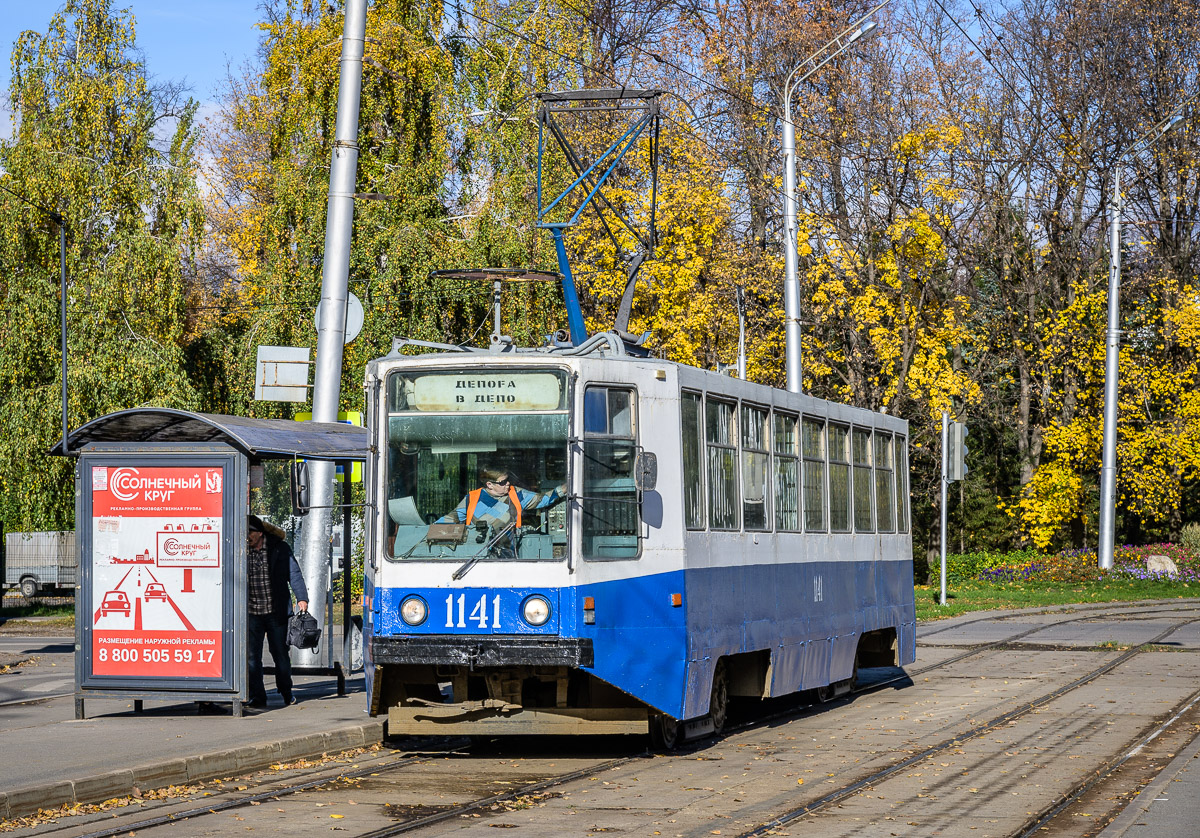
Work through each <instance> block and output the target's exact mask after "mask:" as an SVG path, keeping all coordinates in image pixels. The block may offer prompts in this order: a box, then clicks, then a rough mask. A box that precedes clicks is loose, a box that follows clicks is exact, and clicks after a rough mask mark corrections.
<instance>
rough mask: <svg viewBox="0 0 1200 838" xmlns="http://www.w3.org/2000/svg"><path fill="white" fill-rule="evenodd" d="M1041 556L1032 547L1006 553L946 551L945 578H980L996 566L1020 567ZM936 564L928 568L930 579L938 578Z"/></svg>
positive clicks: (956, 580) (959, 579) (960, 580)
mask: <svg viewBox="0 0 1200 838" xmlns="http://www.w3.org/2000/svg"><path fill="white" fill-rule="evenodd" d="M1039 558H1041V554H1039V553H1038V551H1037V550H1034V549H1033V548H1032V547H1030V548H1027V549H1025V550H1010V551H1009V552H1007V553H996V552H992V551H990V550H980V551H978V552H975V553H948V554H947V555H946V580H947V581H949V582H963V581H965V580H968V579H978V578H982V577H981V576H980V574H982V573H984V572H985V571H991V570H996V569H997V568H1020V567H1024V566H1025V565H1028V564H1030V563H1031V562H1033V561H1035V560H1037V559H1039ZM939 573H940V571H939V569H938V568H937V567H936V566H931V567H930V568H929V576H930V579H931V580H933V579H937V578H939Z"/></svg>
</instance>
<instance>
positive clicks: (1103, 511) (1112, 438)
mask: <svg viewBox="0 0 1200 838" xmlns="http://www.w3.org/2000/svg"><path fill="white" fill-rule="evenodd" d="M1184 104H1187V103H1186V102H1185V103H1184ZM1182 108H1183V105H1180V106H1179V107H1178V108H1176V109H1175V112H1173V113H1172V114H1171V115H1170V116H1168V117H1167V118H1166V119H1164V120H1163V121H1162V122H1160V123H1158V124H1157V125H1155V126H1154V127H1153V128H1151V129H1150V130H1149V131H1147V132H1146V133H1145V134H1143V135H1142V136H1141V138H1139V139H1138V140H1137V142H1135V143H1134V144H1133V145H1131V146H1130V147H1129V150H1128V151H1126V152H1125V153H1124V154H1122V155H1121V156H1119V157H1118V158H1117V161H1116V165H1115V166H1113V178H1112V197H1111V198H1110V200H1109V204H1108V208H1109V225H1108V232H1109V244H1108V250H1109V253H1108V331H1107V332H1106V334H1105V345H1104V441H1103V453H1102V457H1101V464H1100V544H1099V551H1098V552H1099V554H1100V568H1101V569H1103V570H1107V569H1109V568H1111V567H1112V566H1113V542H1114V540H1115V533H1116V524H1115V519H1116V505H1117V377H1118V374H1119V368H1120V351H1121V349H1120V345H1119V340H1120V335H1121V330H1120V326H1121V322H1120V321H1121V310H1120V302H1119V301H1118V299H1117V297H1118V296H1119V293H1120V289H1121V211H1122V209H1123V208H1124V202H1123V201H1122V200H1121V164H1122V161H1123V160H1124V158H1125V157H1127V156H1130V155H1132V154H1133V153H1135V152H1138V151H1142V150H1144V149H1146V148H1149V147H1150V146H1151V145H1152V144H1153V143H1154V142H1155V141H1156V140H1157V139H1158V138H1159V137H1161V136H1162V135H1163V134H1165V133H1167V132H1168V131H1170V130H1171V129H1172V128H1174V127H1175V126H1177V125H1178V124H1179V123H1181V122H1183V115H1182V114H1180V113H1179V111H1180V110H1181V109H1182Z"/></svg>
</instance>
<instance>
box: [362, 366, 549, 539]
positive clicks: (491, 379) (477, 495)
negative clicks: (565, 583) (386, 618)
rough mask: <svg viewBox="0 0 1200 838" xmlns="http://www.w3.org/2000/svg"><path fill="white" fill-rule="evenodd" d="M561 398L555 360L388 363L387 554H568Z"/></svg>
mask: <svg viewBox="0 0 1200 838" xmlns="http://www.w3.org/2000/svg"><path fill="white" fill-rule="evenodd" d="M567 404H568V395H567V376H566V373H565V372H563V371H561V370H529V369H521V370H486V369H485V370H478V369H476V370H461V369H460V370H433V371H421V372H414V371H396V372H393V373H391V374H390V375H389V376H388V380H387V407H388V415H387V440H386V443H387V472H386V490H387V498H388V502H387V517H386V521H387V537H386V540H385V544H386V549H387V551H388V553H387V554H388V556H389V557H391V558H393V559H396V560H403V559H410V560H428V559H430V558H445V559H458V560H469V559H471V558H490V559H558V558H563V557H565V556H566V550H567V533H566V504H565V503H563V501H564V500H565V496H566V481H567V431H568V410H567Z"/></svg>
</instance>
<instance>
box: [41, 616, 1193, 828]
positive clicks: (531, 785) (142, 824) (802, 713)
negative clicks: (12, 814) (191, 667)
mask: <svg viewBox="0 0 1200 838" xmlns="http://www.w3.org/2000/svg"><path fill="white" fill-rule="evenodd" d="M1197 610H1198V609H1197V608H1190V609H1188V608H1183V609H1178V608H1171V609H1150V610H1142V611H1138V612H1133V614H1136V615H1137V616H1144V617H1145V618H1146V619H1152V618H1153V617H1154V616H1156V615H1161V614H1164V613H1173V612H1177V611H1190V612H1192V613H1195V612H1196V611H1197ZM1112 616H1113V617H1114V618H1119V617H1121V616H1124V615H1122V614H1114V615H1112ZM1131 616H1132V615H1131ZM1093 618H1094V614H1087V615H1079V614H1075V615H1074V616H1072V617H1071V618H1069V619H1066V620H1053V621H1051V622H1048V623H1044V624H1040V625H1037V626H1034V627H1031V628H1028V629H1024V630H1023V631H1020V632H1017V633H1015V634H1012V635H1008V636H1005V637H1003V638H1001V639H999V640H996V641H991V642H988V643H985V644H980V645H978V646H974V647H972V648H970V649H968V650H966V651H964V652H963V653H961V654H958V655H954V656H952V657H950V658H947V659H945V660H942V661H938V662H936V663H934V664H932V665H930V666H926V667H922V668H920V669H917V670H913V671H912V672H911V673H905V674H904V675H902V676H897V677H896V678H891V679H888V680H885V681H881V682H876V683H874V684H871V685H870V686H868V687H866V688H864V689H860V690H855V691H854V693H853V694H852V695H854V696H862V695H868V694H870V693H873V692H878V691H881V690H883V689H885V688H887V687H889V686H892V685H894V684H895V683H896V682H898V681H901V680H908V679H910V678H912V677H913V676H920V675H923V674H926V673H929V672H933V671H936V670H939V669H944V668H946V667H949V666H952V665H953V664H955V663H958V662H960V661H963V660H966V659H969V658H971V657H975V656H978V655H981V654H985V653H986V652H988V651H991V650H995V649H1003V648H1004V647H1006V646H1009V645H1011V644H1014V643H1017V642H1019V641H1020V640H1022V639H1024V638H1026V637H1028V636H1030V635H1031V634H1035V633H1037V632H1039V631H1044V630H1046V629H1051V628H1055V627H1058V626H1061V625H1065V624H1068V623H1072V622H1078V621H1081V620H1088V619H1093ZM1198 621H1200V616H1198V617H1192V618H1189V619H1186V620H1182V621H1177V622H1175V623H1174V624H1173V625H1171V626H1170V627H1169V628H1167V629H1166V630H1165V631H1163V632H1161V633H1159V634H1158V635H1157V636H1155V637H1154V638H1152V639H1150V640H1148V641H1146V642H1145V643H1142V644H1139V645H1138V646H1136V647H1133V648H1130V649H1128V650H1126V651H1125V652H1123V653H1122V654H1120V655H1118V656H1117V657H1115V658H1113V659H1112V660H1110V661H1108V662H1106V663H1105V664H1103V665H1102V666H1099V667H1096V668H1094V669H1092V670H1091V671H1089V672H1088V673H1086V674H1084V675H1082V676H1080V677H1079V678H1076V679H1075V680H1073V681H1071V682H1070V683H1068V684H1064V685H1062V686H1060V687H1058V688H1056V689H1054V690H1051V691H1049V692H1046V693H1045V694H1043V695H1041V696H1039V697H1038V698H1035V699H1033V700H1030V701H1025V702H1023V703H1022V704H1020V705H1019V706H1018V707H1015V708H1013V709H1011V710H1008V711H1007V712H1004V713H1000V714H998V715H995V716H993V717H991V718H989V719H988V720H987V721H985V722H982V723H980V724H977V725H974V726H972V727H971V729H970V730H968V731H965V732H960V733H956V734H955V735H954V736H951V737H948V738H945V739H943V740H941V741H939V742H937V743H935V744H933V745H930V746H928V747H925V748H923V749H921V750H920V751H918V752H916V753H913V754H911V755H910V756H908V757H906V758H905V759H903V760H901V761H900V762H897V763H893V764H891V765H889V766H886V767H884V768H882V769H881V770H879V771H876V772H873V773H871V774H869V775H867V776H865V777H862V778H860V779H857V780H854V781H852V782H850V783H847V784H845V785H843V786H841V787H840V788H838V789H836V790H833V791H830V792H827V793H825V794H823V795H822V796H821V797H819V798H817V799H815V800H810V801H808V802H806V803H805V804H803V805H801V806H797V807H794V808H792V809H789V810H787V811H785V812H783V813H782V814H780V815H778V816H776V817H774V818H772V819H771V820H769V821H766V822H764V823H762V824H761V825H760V826H758V827H757V828H755V829H752V830H750V831H747V832H743V833H741V835H742V836H746V838H748V836H758V835H765V834H769V833H770V832H772V831H774V830H778V829H782V828H785V827H786V826H787V825H788V824H791V823H793V822H795V821H796V820H798V819H800V818H803V817H805V816H806V815H810V814H813V813H815V812H818V811H820V810H822V809H825V808H828V807H830V806H831V805H833V804H836V803H838V802H840V801H843V800H846V799H847V798H850V797H852V796H854V795H855V794H857V793H859V792H861V791H863V790H865V789H867V788H870V787H872V786H874V785H876V784H879V783H881V782H883V781H885V780H887V779H888V778H890V777H893V776H895V775H896V774H898V773H900V772H902V771H904V770H905V769H907V768H910V767H912V766H913V765H916V764H918V763H921V762H923V761H926V760H929V759H931V758H932V757H933V756H935V755H937V754H939V753H942V752H945V751H947V750H949V749H953V748H955V747H957V746H959V745H961V744H963V743H966V742H969V741H971V740H972V739H975V738H978V737H980V736H982V735H984V734H986V733H988V732H989V731H992V730H995V729H997V728H999V727H1002V726H1004V725H1007V724H1008V723H1010V722H1012V721H1014V720H1016V719H1019V718H1021V717H1023V716H1025V715H1028V714H1030V713H1032V712H1034V711H1036V710H1038V709H1039V708H1041V707H1044V706H1046V705H1048V704H1049V703H1050V702H1052V701H1054V700H1056V699H1057V698H1060V697H1062V696H1064V695H1066V694H1068V693H1070V692H1072V691H1074V690H1077V689H1079V688H1080V687H1082V686H1083V685H1085V684H1088V683H1091V682H1093V681H1095V680H1096V679H1099V678H1101V677H1103V676H1104V675H1105V674H1107V673H1109V672H1112V671H1113V670H1114V669H1116V668H1118V667H1120V666H1121V665H1123V664H1124V663H1127V662H1129V661H1130V660H1132V659H1133V658H1135V657H1136V656H1137V655H1139V654H1141V653H1142V652H1143V651H1145V650H1146V649H1147V648H1149V647H1152V646H1154V645H1155V644H1158V643H1160V642H1161V641H1163V640H1164V639H1166V638H1167V637H1169V636H1170V635H1171V634H1173V633H1174V632H1176V631H1178V630H1179V629H1180V628H1182V627H1184V626H1186V625H1189V624H1191V623H1195V622H1198ZM847 698H849V696H846V697H843V698H841V699H835V700H834V701H832V702H829V703H826V704H823V705H813V704H809V705H806V706H804V707H801V708H791V709H788V710H785V711H782V712H778V713H773V714H768V715H766V716H760V717H758V718H756V719H754V720H752V721H750V722H747V723H742V724H738V725H736V726H730V728H729V729H727V731H726V737H729V736H733V735H735V734H740V733H745V732H747V731H753V730H754V729H755V728H763V729H766V728H768V727H770V726H772V725H778V724H779V723H780V722H781V721H784V722H786V721H789V720H792V719H795V720H800V719H803V718H806V717H811V716H813V715H815V712H814V711H815V710H816V709H817V708H818V707H819V708H820V709H822V710H825V709H832V708H834V707H837V706H838V704H848V703H849V702H848V701H847ZM1196 700H1200V694H1198V695H1197V696H1196ZM1194 703H1195V701H1193V704H1194ZM1154 735H1157V734H1149V735H1148V737H1147V741H1148V739H1149V738H1153V736H1154ZM707 747H709V743H708V742H705V741H704V740H701V742H700V743H697V744H696V745H691V746H685V747H684V749H682V750H681V751H679V752H677V753H676V754H674V755H673V756H675V757H677V758H682V759H686V758H689V757H691V756H692V755H693V754H695V753H696V752H697V751H698V750H704V749H705V748H707ZM470 751H471V749H463V748H456V749H453V750H447V751H446V752H442V753H440V754H437V756H446V755H448V754H454V755H456V756H467V757H471V756H473V755H472V754H471V753H470ZM1125 751H1126V754H1128V753H1129V749H1125ZM429 758H430V757H429V755H428V754H426V755H407V756H404V757H401V758H399V759H396V760H393V761H391V762H386V763H372V764H371V765H369V766H367V767H366V768H362V769H358V770H356V771H350V772H346V771H339V772H336V773H335V774H333V775H330V774H329V773H328V772H326V773H325V774H324V775H323V776H317V777H313V778H312V779H308V780H304V781H303V782H299V783H290V784H288V785H283V786H274V787H270V788H262V786H259V787H258V788H257V789H256V790H255V791H254V792H253V793H251V794H247V795H239V796H236V797H227V798H226V799H223V800H211V799H210V800H207V801H205V804H204V805H202V806H191V807H190V808H184V809H182V810H175V811H171V812H169V813H167V814H163V815H160V816H156V817H153V818H142V819H141V820H135V819H133V818H128V819H126V818H121V819H120V821H121V822H120V823H119V824H117V823H113V824H111V826H107V827H106V828H104V829H101V830H95V831H89V832H76V831H74V830H71V833H70V834H71V835H72V836H73V838H114V836H117V835H122V834H129V833H130V832H138V833H141V834H145V833H146V832H148V831H152V830H154V829H156V828H158V827H164V826H167V825H178V824H180V823H181V822H183V821H185V820H195V819H201V818H206V817H209V816H211V815H215V814H218V813H222V812H229V811H231V810H234V809H239V808H242V807H251V806H255V805H258V804H261V803H263V802H266V801H268V800H282V799H283V798H285V797H288V796H291V795H295V794H298V793H300V792H304V791H310V790H317V789H322V788H324V787H332V786H334V785H335V784H336V783H338V782H339V781H345V780H351V779H355V778H361V777H366V776H370V775H376V776H378V775H382V774H385V773H393V772H398V771H404V772H406V771H407V769H411V768H413V767H414V766H420V765H421V764H422V763H423V762H426V761H428V759H429ZM1127 758H1128V756H1125V757H1123V758H1114V759H1113V760H1110V761H1109V763H1106V764H1105V766H1103V771H1099V770H1098V771H1097V772H1092V773H1090V774H1089V775H1088V777H1087V778H1085V781H1084V782H1081V783H1079V784H1078V786H1077V788H1075V789H1072V790H1070V793H1069V794H1065V795H1064V796H1063V797H1062V798H1061V799H1060V800H1058V801H1056V803H1055V805H1054V806H1051V807H1046V808H1044V809H1043V810H1042V811H1040V812H1039V813H1038V818H1039V819H1038V820H1036V821H1032V822H1031V824H1030V826H1029V829H1028V831H1026V832H1023V833H1020V834H1021V835H1023V836H1028V835H1032V834H1034V833H1035V832H1036V831H1037V830H1038V829H1039V828H1040V824H1043V823H1044V822H1046V821H1047V820H1049V819H1052V818H1053V817H1054V815H1055V814H1056V813H1057V812H1060V811H1062V809H1063V808H1065V807H1066V806H1069V805H1070V803H1071V801H1073V800H1075V799H1077V798H1078V796H1079V795H1080V794H1083V793H1085V792H1086V791H1087V788H1090V787H1091V786H1094V785H1095V784H1096V783H1097V782H1099V781H1100V780H1101V779H1102V778H1103V777H1104V776H1108V775H1110V774H1111V773H1112V772H1113V771H1114V770H1116V768H1118V767H1119V765H1120V764H1121V763H1122V762H1124V759H1127ZM648 759H649V756H648V755H647V754H638V755H632V756H627V757H621V758H618V759H610V760H602V761H598V762H596V763H593V764H588V765H585V766H583V767H579V768H576V769H574V770H571V771H568V772H565V773H562V774H559V775H556V776H552V777H543V778H540V779H537V780H536V781H533V782H521V783H516V784H514V785H513V786H512V787H511V788H509V789H507V790H505V791H503V792H501V793H497V794H492V795H482V796H477V797H474V798H473V799H471V800H469V801H465V802H463V803H461V804H457V805H454V806H449V807H445V808H444V809H442V810H441V811H437V812H430V813H427V814H421V815H419V816H415V817H411V818H408V819H406V820H402V821H399V822H397V823H394V824H389V825H387V826H383V827H380V828H376V829H373V830H368V831H363V832H357V833H355V836H356V838H388V836H392V835H401V834H405V833H411V832H415V831H418V830H421V829H425V828H429V827H434V826H436V825H437V824H439V823H446V822H450V821H454V820H456V819H460V818H463V817H470V816H472V815H473V814H475V813H480V812H486V811H487V810H489V809H494V808H495V807H496V806H498V805H500V804H505V803H511V802H513V801H518V800H520V799H522V798H527V797H530V796H533V795H538V794H540V793H543V792H549V791H553V790H554V789H557V788H561V787H565V786H568V785H570V784H572V783H574V782H576V781H578V780H581V779H583V778H586V777H593V778H594V777H595V776H596V775H597V774H599V773H601V772H609V771H616V770H618V769H621V768H623V767H627V766H630V765H633V764H636V763H638V762H641V761H647V760H648ZM78 828H79V827H78V825H77V826H76V827H75V829H78ZM55 831H57V830H55ZM41 834H52V832H45V831H43V832H42V833H41Z"/></svg>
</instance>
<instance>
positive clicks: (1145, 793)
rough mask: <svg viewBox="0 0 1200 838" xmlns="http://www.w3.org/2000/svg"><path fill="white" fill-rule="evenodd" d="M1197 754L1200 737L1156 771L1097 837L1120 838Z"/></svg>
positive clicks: (1199, 751)
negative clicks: (1151, 778)
mask: <svg viewBox="0 0 1200 838" xmlns="http://www.w3.org/2000/svg"><path fill="white" fill-rule="evenodd" d="M1197 754H1200V739H1194V740H1192V743H1191V744H1190V745H1188V746H1187V747H1186V748H1184V749H1183V751H1181V752H1180V753H1178V754H1176V755H1175V758H1174V759H1173V760H1171V761H1170V762H1169V763H1168V764H1167V766H1166V767H1165V768H1163V770H1162V771H1159V772H1158V776H1157V777H1155V778H1154V779H1153V780H1151V781H1150V783H1149V784H1148V785H1147V786H1146V787H1145V788H1144V789H1142V790H1141V792H1140V793H1139V794H1138V796H1137V797H1135V798H1134V799H1133V800H1131V801H1129V803H1128V804H1127V805H1126V806H1125V808H1124V809H1123V810H1122V811H1121V814H1119V815H1117V816H1116V817H1115V818H1113V821H1112V823H1110V824H1109V825H1108V826H1106V827H1105V828H1104V831H1103V832H1101V833H1100V834H1099V835H1098V836H1097V838H1121V836H1122V835H1124V834H1125V833H1126V832H1128V831H1129V830H1130V829H1131V828H1133V827H1134V826H1135V825H1136V824H1137V822H1138V820H1139V819H1140V818H1142V817H1143V816H1144V815H1145V814H1146V812H1147V810H1148V809H1149V808H1150V804H1152V803H1153V802H1154V798H1156V797H1158V796H1159V795H1161V794H1162V793H1163V790H1164V789H1166V788H1167V787H1168V786H1170V785H1171V783H1172V782H1174V781H1175V778H1176V777H1178V776H1179V773H1180V772H1181V771H1183V769H1184V768H1185V767H1187V765H1188V763H1190V762H1191V761H1192V760H1194V759H1195V758H1196V756H1197Z"/></svg>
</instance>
